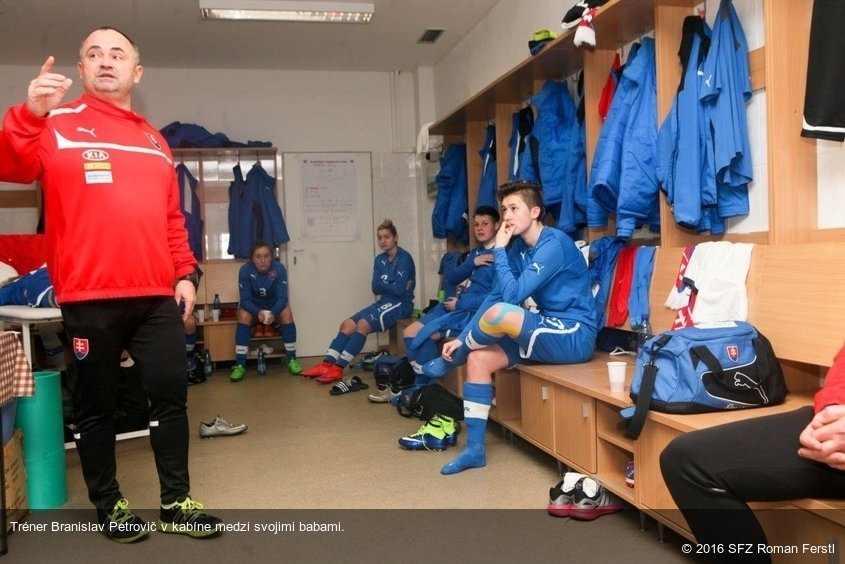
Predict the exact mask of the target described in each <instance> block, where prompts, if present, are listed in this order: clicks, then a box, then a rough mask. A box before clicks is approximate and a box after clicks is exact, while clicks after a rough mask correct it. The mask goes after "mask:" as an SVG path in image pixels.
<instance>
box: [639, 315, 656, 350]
mask: <svg viewBox="0 0 845 564" xmlns="http://www.w3.org/2000/svg"><path fill="white" fill-rule="evenodd" d="M651 336H652V333H651V324H650V323H649V322H648V319H644V320H643V324H642V325H640V327H639V329H637V352H639V351H640V350H641V349H642V348H643V346H644V345H645V342H646V341H648V340H649V339H651Z"/></svg>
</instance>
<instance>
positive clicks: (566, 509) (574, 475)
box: [548, 472, 586, 517]
mask: <svg viewBox="0 0 845 564" xmlns="http://www.w3.org/2000/svg"><path fill="white" fill-rule="evenodd" d="M584 478H586V476H585V475H584V474H579V473H578V472H567V473H566V474H564V475H563V480H561V481H560V482H558V483H557V484H555V485H554V486H553V487H552V488H550V489H549V507H548V511H549V513H550V514H551V515H554V516H555V517H569V514H570V513H571V512H572V503H573V497H574V496H575V485H576V484H577V483H578V482H580V481H581V480H583V479H584Z"/></svg>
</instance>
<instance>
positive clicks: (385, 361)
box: [373, 354, 417, 392]
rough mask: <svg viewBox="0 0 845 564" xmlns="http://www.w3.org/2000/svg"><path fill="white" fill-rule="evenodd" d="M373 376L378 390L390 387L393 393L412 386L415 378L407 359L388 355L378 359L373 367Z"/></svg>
mask: <svg viewBox="0 0 845 564" xmlns="http://www.w3.org/2000/svg"><path fill="white" fill-rule="evenodd" d="M373 376H375V379H376V385H378V388H379V389H380V390H383V389H385V388H386V387H387V386H390V389H391V390H393V391H394V392H398V391H400V390H403V389H405V388H407V387H408V386H411V385H413V383H414V380H415V379H416V377H417V375H416V374H415V373H414V369H413V367H411V363H410V362H409V361H408V358H407V357H404V356H396V355H390V354H386V355H382V356H380V357H378V359H377V360H376V363H375V365H374V366H373Z"/></svg>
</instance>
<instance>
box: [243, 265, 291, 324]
mask: <svg viewBox="0 0 845 564" xmlns="http://www.w3.org/2000/svg"><path fill="white" fill-rule="evenodd" d="M238 289H239V291H240V304H239V305H240V308H241V309H243V310H246V311H248V312H249V313H251V314H252V315H253V317H255V316H257V315H258V312H259V311H260V310H262V309H268V310H270V311H271V312H272V313H273V315H274V316H278V315H279V314H280V313H281V312H282V310H283V309H284V308H285V306H286V305H287V304H288V273H287V270H286V269H285V266H284V265H283V264H282V263H280V262H279V261H277V260H274V261H273V262H272V263H271V264H270V270H268V271H267V272H265V273H261V272H258V269H257V268H255V265H254V264H252V263H251V262H248V263H246V264H244V265H243V266H242V267H241V270H240V272H239V273H238Z"/></svg>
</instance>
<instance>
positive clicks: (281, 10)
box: [199, 0, 375, 23]
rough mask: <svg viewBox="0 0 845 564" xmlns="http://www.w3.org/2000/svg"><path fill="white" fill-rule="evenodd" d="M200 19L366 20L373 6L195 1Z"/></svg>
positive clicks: (272, 0)
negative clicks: (197, 4) (198, 7)
mask: <svg viewBox="0 0 845 564" xmlns="http://www.w3.org/2000/svg"><path fill="white" fill-rule="evenodd" d="M199 3H200V12H201V13H202V19H204V20H262V21H287V22H323V23H370V20H371V19H372V18H373V13H374V12H375V6H374V5H373V4H371V3H363V2H296V1H287V0H199Z"/></svg>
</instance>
